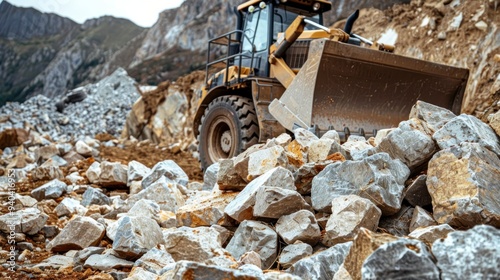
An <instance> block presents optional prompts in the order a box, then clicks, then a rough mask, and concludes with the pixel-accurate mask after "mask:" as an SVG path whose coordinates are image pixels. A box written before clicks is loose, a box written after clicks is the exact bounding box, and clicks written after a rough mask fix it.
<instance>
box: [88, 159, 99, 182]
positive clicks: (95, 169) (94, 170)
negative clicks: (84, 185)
mask: <svg viewBox="0 0 500 280" xmlns="http://www.w3.org/2000/svg"><path fill="white" fill-rule="evenodd" d="M85 175H86V176H87V179H89V182H90V183H92V184H97V183H98V182H99V176H100V175H101V164H100V163H99V162H97V161H95V162H93V163H92V164H91V165H90V166H89V168H88V169H87V171H86V172H85Z"/></svg>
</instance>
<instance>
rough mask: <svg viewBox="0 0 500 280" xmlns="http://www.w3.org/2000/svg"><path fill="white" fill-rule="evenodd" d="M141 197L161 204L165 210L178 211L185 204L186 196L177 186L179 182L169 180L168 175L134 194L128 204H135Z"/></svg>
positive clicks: (161, 207)
mask: <svg viewBox="0 0 500 280" xmlns="http://www.w3.org/2000/svg"><path fill="white" fill-rule="evenodd" d="M141 199H149V200H152V201H155V202H156V203H158V205H160V209H161V210H164V211H170V212H174V213H175V212H176V211H177V209H178V208H179V207H181V206H182V205H184V203H185V201H184V197H183V196H182V193H181V192H180V191H179V189H178V188H177V184H176V183H173V182H168V181H167V178H166V177H161V178H160V179H158V180H157V181H156V182H154V183H153V184H151V185H150V186H149V187H148V188H146V189H144V190H142V191H140V192H139V193H137V194H134V195H132V196H131V197H130V198H129V199H128V202H127V204H128V205H130V206H133V205H134V203H136V202H137V201H139V200H141Z"/></svg>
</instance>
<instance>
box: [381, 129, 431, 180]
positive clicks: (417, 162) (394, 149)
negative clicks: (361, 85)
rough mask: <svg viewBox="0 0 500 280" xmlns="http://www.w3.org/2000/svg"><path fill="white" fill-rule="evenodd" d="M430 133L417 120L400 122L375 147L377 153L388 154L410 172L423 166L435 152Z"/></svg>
mask: <svg viewBox="0 0 500 280" xmlns="http://www.w3.org/2000/svg"><path fill="white" fill-rule="evenodd" d="M431 135H432V131H431V130H430V129H429V128H428V127H427V124H426V123H425V122H423V121H421V120H419V119H410V120H408V121H404V122H401V123H400V124H399V126H398V128H396V129H394V130H393V131H392V132H391V133H389V135H387V136H386V137H385V138H384V139H382V141H381V142H380V144H379V145H378V146H377V149H376V150H377V151H378V152H385V153H388V154H389V155H390V156H391V157H392V158H394V159H399V160H401V161H402V162H403V163H404V164H406V166H408V167H409V168H410V169H411V170H414V169H416V168H417V167H419V166H421V165H422V164H425V163H426V162H427V161H428V160H429V159H430V158H431V157H432V155H433V154H434V153H435V152H436V151H437V146H436V144H435V143H434V140H433V139H432V137H431Z"/></svg>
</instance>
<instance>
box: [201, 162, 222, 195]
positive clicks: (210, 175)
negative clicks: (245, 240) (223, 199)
mask: <svg viewBox="0 0 500 280" xmlns="http://www.w3.org/2000/svg"><path fill="white" fill-rule="evenodd" d="M219 168H220V164H219V163H218V162H217V163H214V164H212V165H210V166H209V167H208V168H207V170H205V174H203V187H202V189H203V190H206V191H211V190H212V189H213V188H214V186H215V184H216V183H217V176H218V174H219Z"/></svg>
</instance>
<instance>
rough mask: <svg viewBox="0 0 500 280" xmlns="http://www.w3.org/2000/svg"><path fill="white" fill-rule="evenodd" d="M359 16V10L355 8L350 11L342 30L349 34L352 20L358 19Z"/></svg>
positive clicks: (352, 23)
mask: <svg viewBox="0 0 500 280" xmlns="http://www.w3.org/2000/svg"><path fill="white" fill-rule="evenodd" d="M358 17H359V10H356V11H355V12H354V13H352V15H350V16H349V17H348V18H347V21H346V23H345V26H344V31H345V32H346V33H347V34H349V35H350V34H351V31H352V26H353V25H354V22H355V21H356V20H357V19H358Z"/></svg>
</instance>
